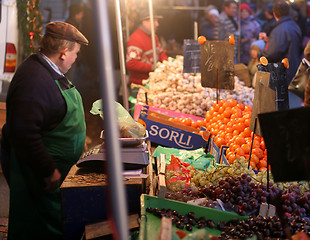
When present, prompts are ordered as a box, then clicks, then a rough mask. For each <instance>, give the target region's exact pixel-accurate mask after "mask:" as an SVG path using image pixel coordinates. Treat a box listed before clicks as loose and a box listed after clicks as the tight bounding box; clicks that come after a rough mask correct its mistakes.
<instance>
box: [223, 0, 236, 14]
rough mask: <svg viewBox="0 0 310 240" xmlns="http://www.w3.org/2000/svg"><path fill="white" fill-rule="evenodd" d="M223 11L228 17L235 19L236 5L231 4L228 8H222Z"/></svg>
mask: <svg viewBox="0 0 310 240" xmlns="http://www.w3.org/2000/svg"><path fill="white" fill-rule="evenodd" d="M224 11H225V13H226V14H227V16H229V17H235V16H236V13H237V4H236V3H231V4H230V5H229V6H228V7H224Z"/></svg>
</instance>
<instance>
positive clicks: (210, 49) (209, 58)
mask: <svg viewBox="0 0 310 240" xmlns="http://www.w3.org/2000/svg"><path fill="white" fill-rule="evenodd" d="M200 64H201V86H203V87H209V88H217V89H230V90H233V89H234V72H235V68H234V47H233V45H231V44H230V43H229V42H226V41H206V42H205V43H204V44H203V45H201V63H200Z"/></svg>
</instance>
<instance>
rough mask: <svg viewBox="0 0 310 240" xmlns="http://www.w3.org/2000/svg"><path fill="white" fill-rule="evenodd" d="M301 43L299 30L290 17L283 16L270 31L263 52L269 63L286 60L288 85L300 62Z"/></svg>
mask: <svg viewBox="0 0 310 240" xmlns="http://www.w3.org/2000/svg"><path fill="white" fill-rule="evenodd" d="M301 41H302V39H301V31H300V28H299V27H298V25H297V24H296V23H295V21H294V20H293V19H292V18H291V17H290V16H285V17H282V18H281V19H279V21H278V22H277V24H276V25H275V27H274V28H273V30H272V31H271V33H270V36H269V41H268V42H267V44H266V48H265V50H264V51H263V56H265V57H267V59H268V61H269V62H270V63H272V62H281V61H282V59H284V58H288V60H289V69H288V72H287V80H288V84H289V83H290V82H291V80H292V79H293V77H294V75H295V73H296V71H297V69H298V66H299V63H300V60H301V59H300V56H301V50H302V49H301Z"/></svg>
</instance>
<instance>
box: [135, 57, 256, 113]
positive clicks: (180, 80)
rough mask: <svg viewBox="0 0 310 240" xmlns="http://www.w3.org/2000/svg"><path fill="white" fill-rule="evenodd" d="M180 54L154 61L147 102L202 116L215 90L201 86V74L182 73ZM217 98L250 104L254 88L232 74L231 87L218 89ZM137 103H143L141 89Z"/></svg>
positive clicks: (212, 99)
mask: <svg viewBox="0 0 310 240" xmlns="http://www.w3.org/2000/svg"><path fill="white" fill-rule="evenodd" d="M182 71H183V56H177V57H176V58H171V57H169V58H168V60H167V61H164V62H163V63H158V64H157V67H156V69H155V71H154V72H151V73H150V74H149V76H150V77H149V80H150V81H149V89H148V104H149V105H150V106H154V107H158V108H162V109H168V110H172V111H175V112H181V113H184V114H190V115H195V116H199V117H204V116H205V113H206V111H208V110H209V108H210V107H211V106H212V104H213V102H214V101H215V100H216V97H217V93H216V89H212V88H203V87H202V86H201V74H200V73H196V74H191V73H182ZM219 92H220V93H219V96H218V97H219V99H235V100H237V101H238V102H240V103H244V104H246V105H252V101H253V98H254V89H253V88H249V87H246V86H244V83H243V82H242V81H239V79H238V78H237V77H235V89H234V90H220V91H219ZM137 98H138V102H143V103H145V94H144V92H143V91H142V90H141V92H140V93H139V94H138V97H137Z"/></svg>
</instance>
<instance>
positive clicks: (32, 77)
mask: <svg viewBox="0 0 310 240" xmlns="http://www.w3.org/2000/svg"><path fill="white" fill-rule="evenodd" d="M87 44H88V40H87V39H86V38H85V37H84V35H83V34H82V33H81V32H79V31H78V30H77V29H76V28H75V27H74V26H72V25H70V24H68V23H64V22H50V23H49V24H47V25H46V30H45V35H44V36H43V38H42V40H41V43H40V50H39V52H38V53H36V54H33V55H30V56H29V57H28V58H27V59H26V60H25V61H24V62H23V63H22V64H21V65H20V66H19V67H18V69H17V71H16V73H15V75H14V77H13V79H12V81H11V83H10V87H9V90H8V95H7V99H6V111H7V117H6V123H5V125H4V126H3V128H2V139H1V152H6V153H9V154H7V156H8V157H7V158H3V155H2V156H1V164H2V167H3V172H4V173H5V176H6V177H7V180H8V184H9V187H10V209H9V226H8V239H23V240H28V239H29V240H39V239H40V240H41V239H45V240H58V239H59V240H60V239H63V228H62V213H61V195H60V188H59V187H60V185H61V183H62V181H63V180H64V179H65V177H66V176H67V174H68V172H69V170H70V169H71V167H72V166H73V165H74V164H75V163H76V162H77V161H78V159H79V158H80V156H81V154H82V153H83V150H84V146H85V137H86V124H85V116H84V108H83V104H82V99H81V95H80V93H79V92H78V91H77V89H76V88H75V86H74V85H73V84H72V83H71V82H70V81H69V80H68V79H67V78H66V77H65V75H64V74H65V73H66V72H67V71H68V70H69V69H70V67H71V65H72V64H73V63H74V61H75V60H76V58H77V54H78V52H79V50H80V47H81V45H87Z"/></svg>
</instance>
